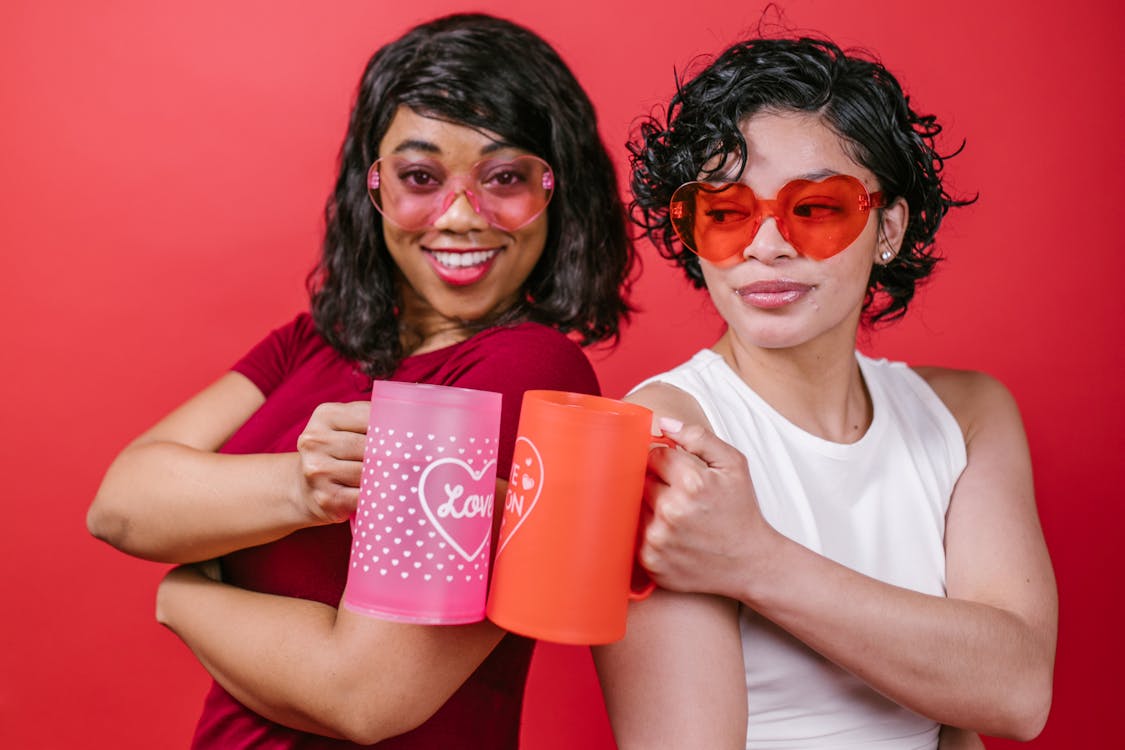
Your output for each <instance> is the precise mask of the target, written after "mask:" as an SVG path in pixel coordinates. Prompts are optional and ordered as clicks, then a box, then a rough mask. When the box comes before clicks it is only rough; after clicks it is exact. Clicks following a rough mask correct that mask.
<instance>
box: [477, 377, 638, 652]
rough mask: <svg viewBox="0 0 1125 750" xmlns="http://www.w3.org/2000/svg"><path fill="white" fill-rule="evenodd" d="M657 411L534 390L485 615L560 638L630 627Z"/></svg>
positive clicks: (524, 413) (594, 638)
mask: <svg viewBox="0 0 1125 750" xmlns="http://www.w3.org/2000/svg"><path fill="white" fill-rule="evenodd" d="M651 427H652V412H651V411H649V410H648V409H646V408H644V407H643V406H638V405H636V404H628V403H625V402H622V401H615V400H613V399H608V398H601V397H598V396H587V395H582V394H577V393H565V392H561V391H528V392H527V393H525V394H524V398H523V407H522V410H521V412H520V423H519V435H518V437H517V438H516V444H515V450H514V453H513V456H512V471H511V476H510V478H509V482H508V491H507V494H506V496H505V498H504V516H503V519H502V522H501V526H500V531H499V534H498V540H497V544H496V559H495V562H494V569H493V573H492V586H491V589H490V591H489V595H488V617H489V619H490V620H492V621H493V622H494V623H496V624H497V625H499V626H500V627H502V628H505V629H507V630H511V631H513V632H516V633H520V634H522V635H527V636H531V637H533V638H540V639H544V640H549V641H556V642H559V643H571V644H596V643H610V642H612V641H615V640H618V639H620V638H622V637H623V636H624V635H625V616H626V612H627V609H628V603H629V600H630V599H638V598H643V597H645V596H647V595H648V594H649V593H650V592H651V591H652V584H651V583H649V584H648V585H647V586H646V588H645V590H643V591H633V590H631V589H630V578H631V575H632V572H633V559H634V557H635V552H636V542H637V525H638V522H639V519H640V510H641V500H642V497H641V496H642V492H643V489H644V479H645V467H646V464H647V459H648V451H649V445H650V443H651V442H653V441H656V440H658V439H657V438H653V437H651V435H650V431H651Z"/></svg>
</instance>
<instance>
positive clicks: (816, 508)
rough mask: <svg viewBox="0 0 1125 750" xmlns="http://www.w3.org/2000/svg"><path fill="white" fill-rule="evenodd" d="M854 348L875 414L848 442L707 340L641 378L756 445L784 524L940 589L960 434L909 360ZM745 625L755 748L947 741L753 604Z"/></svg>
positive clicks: (762, 478)
mask: <svg viewBox="0 0 1125 750" xmlns="http://www.w3.org/2000/svg"><path fill="white" fill-rule="evenodd" d="M856 358H857V360H858V361H859V366H860V371H861V372H862V374H863V378H864V381H865V382H866V384H867V389H868V391H869V393H870V394H871V401H872V406H873V416H872V422H871V426H870V427H869V428H868V430H867V433H866V434H865V435H864V436H863V437H862V438H860V440H858V441H857V442H855V443H851V444H841V443H833V442H830V441H827V440H823V439H821V438H819V437H816V436H814V435H811V434H809V433H807V432H805V431H804V430H802V429H800V428H799V427H797V426H796V425H794V424H792V423H791V422H789V421H788V420H787V419H785V418H784V417H782V416H781V415H780V414H779V413H777V412H776V411H775V410H774V409H773V407H771V406H770V405H769V404H767V403H766V402H765V401H763V400H762V399H761V398H760V397H759V396H758V395H757V394H756V393H755V392H754V391H752V390H751V389H750V388H749V386H747V385H746V383H745V382H744V381H743V380H742V379H741V378H739V377H738V375H737V374H736V373H735V372H734V371H733V370H732V369H731V368H730V367H729V366H728V365H727V363H726V362H725V361H724V360H723V358H722V357H721V356H720V355H718V354H716V353H715V352H713V351H711V350H709V349H705V350H703V351H701V352H699V353H697V354H696V355H695V356H694V357H692V358H691V359H690V360H689V361H687V362H685V363H684V364H682V365H680V366H679V367H677V368H675V369H673V370H670V371H669V372H666V373H664V374H662V375H656V376H654V377H652V378H649V379H648V380H646V381H645V382H644V383H642V384H641V385H646V384H648V383H651V382H653V381H660V382H664V383H668V384H670V385H673V386H676V387H677V388H679V389H681V390H683V391H686V392H687V393H688V394H690V395H691V396H692V397H693V398H694V399H695V400H696V401H697V402H698V403H699V406H700V407H701V408H702V409H703V413H704V414H705V415H706V416H707V419H708V420H709V421H710V423H711V427H712V429H714V431H715V433H716V434H717V435H718V436H719V437H720V438H722V439H723V440H725V441H726V442H728V443H730V444H731V445H733V446H735V447H737V448H738V449H739V450H741V451H742V452H743V453H744V454H745V455H746V458H747V461H748V462H749V466H750V476H751V477H752V479H753V482H754V491H755V493H756V494H757V497H758V503H759V505H760V506H761V509H762V513H763V515H764V516H765V518H766V520H767V521H769V522H770V524H771V525H772V526H773V527H774V528H775V529H777V530H778V531H780V532H781V533H782V534H784V535H785V536H787V537H789V538H790V539H793V540H794V541H796V542H799V543H800V544H802V545H804V546H805V547H808V548H809V549H811V550H813V551H815V552H818V553H820V554H822V555H824V556H825V557H828V558H830V559H832V560H835V561H836V562H838V563H841V564H843V565H846V566H848V567H849V568H852V569H853V570H857V571H859V572H860V573H863V574H865V575H868V576H871V577H872V578H876V579H878V580H880V581H885V582H887V583H891V584H894V585H896V586H902V587H904V588H909V589H914V590H915V591H921V592H924V593H927V594H934V595H937V596H944V595H945V549H944V545H943V539H944V533H945V511H946V508H947V507H948V505H949V498H950V496H951V494H952V493H953V485H954V484H955V483H956V481H957V478H958V477H959V476H960V474H961V471H962V470H963V469H964V468H965V460H966V459H965V441H964V436H963V435H962V433H961V429H960V427H959V425H958V424H957V421H956V419H955V418H954V417H953V415H952V414H951V413H950V412H949V410H948V409H947V408H946V407H945V405H944V404H943V403H942V402H941V400H940V399H939V398H938V396H937V394H935V393H934V392H933V390H931V389H930V387H929V385H927V384H926V382H925V381H924V380H923V379H922V378H921V377H920V376H919V375H917V374H916V373H915V372H914V371H913V370H911V369H910V368H909V367H907V366H906V365H905V364H903V363H901V362H888V361H886V360H873V359H870V358H868V357H865V356H864V355H862V354H860V353H858V352H857V353H856ZM637 387H638V388H639V387H640V386H637ZM740 627H741V631H742V653H743V660H744V666H745V670H746V691H747V701H748V705H749V722H748V725H747V731H746V747H747V748H755V749H758V748H769V749H771V750H772V749H774V748H822V749H826V748H830V749H832V750H843V749H844V748H876V749H877V750H892V749H893V750H899V749H900V748H901V749H902V750H906V749H907V748H910V749H913V748H936V747H937V736H938V729H939V727H938V726H937V724H936V723H935V722H933V721H930V720H929V719H926V718H923V717H921V716H919V715H918V714H915V713H914V712H912V711H909V710H907V709H905V708H903V707H901V706H899V705H898V704H896V703H894V702H892V701H890V700H888V699H887V698H884V697H883V696H882V695H880V694H879V693H876V692H875V691H874V690H872V689H871V688H870V687H868V686H867V684H866V683H864V682H862V681H861V680H860V679H859V678H857V677H855V676H854V675H852V674H851V673H850V672H847V671H845V670H843V669H841V668H839V667H837V666H836V665H835V664H833V663H831V662H829V661H828V660H827V659H825V658H824V657H822V656H820V655H819V654H817V653H816V652H815V651H813V650H812V649H810V648H808V647H807V646H805V645H804V644H803V643H801V642H800V641H798V640H797V639H796V638H794V637H792V636H790V635H789V634H788V633H787V632H786V631H785V630H782V629H781V628H779V627H777V626H776V625H774V624H773V623H771V622H770V621H768V620H766V619H765V618H762V617H760V616H758V615H757V614H756V613H754V612H753V611H752V610H750V609H749V608H747V607H742V608H741V614H740Z"/></svg>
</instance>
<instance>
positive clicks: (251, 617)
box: [157, 482, 507, 744]
mask: <svg viewBox="0 0 1125 750" xmlns="http://www.w3.org/2000/svg"><path fill="white" fill-rule="evenodd" d="M497 486H498V489H497V493H496V497H500V498H502V497H503V496H504V492H503V490H504V489H505V488H506V486H507V483H506V482H498V483H497ZM499 515H500V514H498V513H497V514H495V516H496V517H499ZM157 620H158V621H159V622H161V623H162V624H164V625H166V626H168V627H169V628H170V629H171V630H173V631H174V632H175V633H176V634H177V635H178V636H179V637H180V638H181V639H182V640H183V641H184V643H186V644H187V645H188V647H189V648H191V650H192V652H193V653H194V654H195V656H196V658H197V659H199V661H200V663H201V664H203V666H204V667H205V668H206V669H207V671H208V672H210V673H211V675H212V676H213V677H214V678H215V680H216V681H218V682H219V684H221V685H222V686H223V687H224V688H225V689H226V690H227V691H228V692H229V693H230V694H231V695H233V696H234V697H235V698H236V699H238V700H239V701H240V702H242V703H243V704H244V705H246V706H248V707H249V708H251V709H252V710H254V711H256V712H257V713H259V714H261V715H262V716H264V717H266V718H267V719H270V720H271V721H276V722H278V723H279V724H283V725H285V726H289V727H292V728H294V729H298V730H302V731H307V732H314V733H317V734H323V735H327V736H332V737H341V738H345V739H349V740H351V741H353V742H358V743H361V744H370V743H373V742H377V741H379V740H382V739H385V738H387V737H392V736H395V735H398V734H402V733H403V732H407V731H409V730H411V729H414V728H415V727H417V726H419V725H420V724H422V723H423V722H425V721H426V720H427V719H429V718H430V717H431V716H432V715H433V714H434V713H435V712H436V711H437V710H438V709H439V708H441V706H442V705H444V704H445V702H446V701H447V700H449V697H450V696H451V695H453V693H454V692H455V691H456V690H457V689H458V688H459V687H460V686H461V685H462V684H463V683H464V682H465V680H467V679H468V678H469V676H470V675H471V674H472V673H473V671H474V670H476V668H477V667H478V666H480V664H481V663H482V662H483V661H484V660H485V658H486V657H487V656H488V654H489V653H490V652H491V651H492V649H493V648H495V646H496V644H497V643H499V641H500V639H501V637H502V636H503V635H504V631H502V630H500V629H499V628H497V627H496V626H494V625H492V624H491V623H488V622H482V623H477V624H474V625H410V624H403V623H396V622H390V621H386V620H381V619H378V618H375V617H369V616H366V615H361V614H356V613H354V612H352V611H350V610H348V609H346V608H344V607H340V609H339V610H336V609H334V608H332V607H329V606H326V605H323V604H320V603H318V602H312V601H307V600H304V599H298V598H291V597H283V596H273V595H269V594H261V593H258V592H253V591H247V590H244V589H240V588H237V587H234V586H229V585H226V584H222V583H218V582H215V581H212V580H210V579H209V578H207V577H206V576H204V575H202V574H201V573H200V572H199V571H198V569H197V568H195V567H192V566H189V567H183V568H178V569H175V570H173V571H172V572H170V573H169V574H168V576H167V577H166V578H165V579H164V581H163V582H162V583H161V584H160V589H159V591H158V594H157Z"/></svg>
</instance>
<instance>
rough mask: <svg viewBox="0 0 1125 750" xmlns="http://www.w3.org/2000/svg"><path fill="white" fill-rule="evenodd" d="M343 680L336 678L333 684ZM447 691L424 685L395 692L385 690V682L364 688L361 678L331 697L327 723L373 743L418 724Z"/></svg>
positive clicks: (442, 701) (362, 742) (361, 742)
mask: <svg viewBox="0 0 1125 750" xmlns="http://www.w3.org/2000/svg"><path fill="white" fill-rule="evenodd" d="M339 676H341V675H339V674H338V675H337V677H339ZM346 682H347V681H346V680H338V681H337V682H336V684H337V685H341V684H346ZM430 687H431V688H432V686H430ZM451 694H452V691H450V692H449V694H446V692H445V691H440V690H439V691H436V692H435V691H433V690H429V691H427V690H425V689H418V690H406V691H405V692H402V693H399V692H397V691H393V690H392V691H387V690H386V685H381V686H378V688H377V689H375V688H372V687H371V686H367V687H366V688H365V687H364V686H363V684H362V680H361V681H360V682H359V683H353V686H352V687H351V688H346V689H345V692H344V694H343V695H339V696H338V699H337V700H333V701H332V706H333V709H332V710H333V712H334V715H333V717H332V721H331V723H332V725H333V728H334V729H335V731H337V732H338V733H339V734H340V736H341V737H343V738H344V739H346V740H348V741H349V742H354V743H356V744H357V745H373V744H375V743H376V742H382V741H383V740H386V739H388V738H390V737H396V736H398V735H400V734H405V733H406V732H409V731H412V730H414V729H417V728H418V727H420V726H422V725H423V724H425V723H426V722H427V721H429V719H430V718H431V717H432V716H433V715H434V714H435V713H437V712H438V709H440V708H441V707H442V705H444V704H445V701H446V700H447V699H448V698H449V696H450V695H451Z"/></svg>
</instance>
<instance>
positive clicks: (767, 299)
mask: <svg viewBox="0 0 1125 750" xmlns="http://www.w3.org/2000/svg"><path fill="white" fill-rule="evenodd" d="M810 290H812V286H810V285H809V284H799V283H797V282H796V281H783V280H778V281H755V282H754V283H753V284H747V285H746V286H742V287H739V288H738V289H736V290H735V293H736V294H737V295H738V296H739V297H741V298H742V299H743V300H744V301H746V302H748V303H750V304H751V305H753V306H754V307H758V308H761V309H763V310H774V309H776V308H779V307H785V306H786V305H791V304H793V303H794V302H796V301H797V300H799V299H801V298H802V297H804V296H805V295H806V294H808V293H809V291H810Z"/></svg>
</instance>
